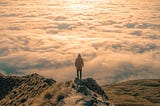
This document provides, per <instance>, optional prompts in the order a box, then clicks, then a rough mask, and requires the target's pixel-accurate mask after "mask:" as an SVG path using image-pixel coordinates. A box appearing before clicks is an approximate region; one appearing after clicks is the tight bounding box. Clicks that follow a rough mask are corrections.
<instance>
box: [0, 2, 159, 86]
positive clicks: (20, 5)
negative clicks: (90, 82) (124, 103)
mask: <svg viewBox="0 0 160 106" xmlns="http://www.w3.org/2000/svg"><path fill="white" fill-rule="evenodd" d="M78 53H81V54H82V57H83V59H84V63H85V66H84V69H83V78H87V77H93V78H95V79H96V80H97V81H98V83H100V84H108V83H116V82H121V81H125V80H133V79H146V78H149V79H155V78H160V1H159V0H26V1H24V0H5V1H0V72H1V73H3V74H8V75H26V74H31V73H39V74H40V75H43V76H45V77H48V78H53V79H55V80H57V81H66V80H72V79H74V78H75V76H76V71H75V70H76V69H75V67H74V61H75V58H76V57H77V54H78Z"/></svg>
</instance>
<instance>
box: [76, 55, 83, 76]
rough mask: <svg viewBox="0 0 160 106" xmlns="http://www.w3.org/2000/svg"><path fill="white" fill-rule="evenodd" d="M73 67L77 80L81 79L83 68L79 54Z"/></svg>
mask: <svg viewBox="0 0 160 106" xmlns="http://www.w3.org/2000/svg"><path fill="white" fill-rule="evenodd" d="M75 67H76V69H77V78H78V79H81V78H82V67H84V63H83V58H82V57H81V54H80V53H79V54H78V56H77V58H76V60H75Z"/></svg>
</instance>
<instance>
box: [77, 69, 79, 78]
mask: <svg viewBox="0 0 160 106" xmlns="http://www.w3.org/2000/svg"><path fill="white" fill-rule="evenodd" d="M77 78H78V79H79V71H78V69H77Z"/></svg>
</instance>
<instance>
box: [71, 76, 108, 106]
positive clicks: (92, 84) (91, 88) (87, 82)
mask: <svg viewBox="0 0 160 106" xmlns="http://www.w3.org/2000/svg"><path fill="white" fill-rule="evenodd" d="M74 82H75V83H76V85H77V86H76V89H75V90H76V91H77V92H78V93H81V94H83V95H85V96H87V97H85V98H84V103H83V104H82V106H109V104H110V103H109V102H108V97H107V95H106V94H105V92H104V90H103V89H102V88H101V87H100V86H99V85H98V84H97V83H96V81H95V80H94V79H93V78H87V79H78V78H75V80H74ZM100 98H101V99H100Z"/></svg>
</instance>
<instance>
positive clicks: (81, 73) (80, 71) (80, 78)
mask: <svg viewBox="0 0 160 106" xmlns="http://www.w3.org/2000/svg"><path fill="white" fill-rule="evenodd" d="M79 72H80V79H82V70H80V71H79Z"/></svg>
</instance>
